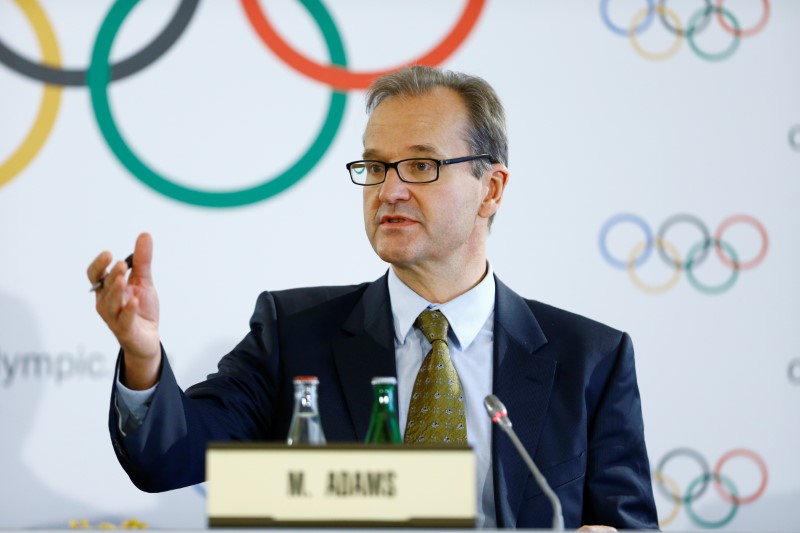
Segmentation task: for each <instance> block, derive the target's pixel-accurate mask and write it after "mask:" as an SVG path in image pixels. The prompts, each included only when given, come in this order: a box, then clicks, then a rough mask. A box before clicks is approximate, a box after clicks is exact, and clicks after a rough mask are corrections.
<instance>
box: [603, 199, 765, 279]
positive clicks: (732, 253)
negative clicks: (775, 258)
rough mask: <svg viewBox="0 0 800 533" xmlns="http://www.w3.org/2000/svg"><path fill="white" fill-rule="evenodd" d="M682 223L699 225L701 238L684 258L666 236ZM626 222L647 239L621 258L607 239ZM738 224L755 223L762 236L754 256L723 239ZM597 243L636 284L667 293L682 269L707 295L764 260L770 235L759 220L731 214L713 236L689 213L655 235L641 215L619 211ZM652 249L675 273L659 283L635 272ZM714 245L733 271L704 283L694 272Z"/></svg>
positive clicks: (612, 262) (606, 257) (725, 264)
mask: <svg viewBox="0 0 800 533" xmlns="http://www.w3.org/2000/svg"><path fill="white" fill-rule="evenodd" d="M682 222H685V223H689V224H691V225H693V226H695V227H697V228H698V230H699V232H700V233H701V237H702V238H701V239H700V240H699V241H698V242H697V243H696V244H694V245H693V246H691V247H690V249H689V251H688V253H687V254H686V256H685V257H683V256H682V255H681V253H680V252H679V251H678V249H677V248H676V247H675V246H674V245H673V244H672V243H670V242H669V241H668V240H667V239H666V233H667V231H668V230H669V229H670V228H671V227H672V226H674V225H675V224H678V223H682ZM623 223H632V224H634V225H636V226H639V227H640V228H641V229H642V232H643V233H644V235H643V236H644V239H643V240H642V241H640V242H639V243H638V244H635V245H634V246H633V247H632V248H631V251H630V253H629V254H628V257H627V258H623V259H620V258H617V257H614V256H613V255H611V253H610V251H609V249H608V245H607V240H608V236H609V233H610V232H611V230H612V229H613V228H614V227H616V226H617V225H619V224H623ZM739 223H744V224H748V225H750V226H752V227H753V228H754V229H755V230H756V231H758V233H759V234H760V236H761V247H760V249H759V251H758V253H757V254H756V256H755V257H753V258H750V259H747V260H742V259H741V258H739V255H738V253H737V252H736V250H735V249H734V248H733V246H731V244H730V243H728V242H726V241H725V240H723V234H724V233H725V231H727V229H728V228H729V227H731V226H732V225H734V224H739ZM598 243H599V246H600V253H601V254H602V256H603V258H604V259H605V260H606V261H607V262H608V263H609V264H610V265H611V266H613V267H616V268H619V269H621V270H626V271H627V272H628V275H629V277H630V278H631V281H632V282H633V284H634V285H635V286H636V287H638V288H639V289H641V290H643V291H645V292H650V293H653V294H657V293H663V292H666V291H667V290H669V289H671V288H673V287H674V286H675V284H676V283H677V282H678V280H679V278H680V274H681V272H685V273H686V277H687V279H688V281H689V283H691V285H692V286H693V287H694V288H695V289H697V290H698V291H700V292H703V293H705V294H721V293H723V292H725V291H727V290H728V289H730V288H731V287H732V286H733V285H734V283H735V282H736V280H737V279H738V276H739V273H740V272H741V271H744V270H749V269H751V268H753V267H755V266H757V265H758V264H760V263H761V262H762V261H763V260H764V257H765V256H766V254H767V249H768V248H769V237H768V235H767V230H766V228H764V225H763V224H761V222H760V221H758V220H757V219H755V218H754V217H752V216H750V215H745V214H736V215H732V216H730V217H728V218H726V219H725V220H723V221H722V222H721V223H720V225H719V227H718V228H717V230H716V232H715V233H714V235H713V236H712V234H711V233H710V232H709V230H708V228H707V227H706V225H705V224H704V223H703V222H702V221H701V220H700V219H699V218H697V217H696V216H694V215H690V214H686V213H681V214H677V215H673V216H671V217H670V218H668V219H667V220H666V221H665V222H664V223H663V224H661V226H660V228H659V230H658V232H657V234H656V235H655V237H654V236H653V234H652V233H651V231H650V229H649V227H648V225H647V222H645V220H644V219H642V218H641V217H640V216H638V215H635V214H632V213H620V214H617V215H614V216H612V217H610V218H609V219H608V220H607V221H606V222H605V223H604V224H603V226H602V227H601V229H600V234H599V236H598ZM653 248H656V249H657V250H658V254H659V256H660V257H661V259H662V260H663V261H664V263H665V264H666V265H667V266H668V267H670V269H672V270H673V273H672V275H671V276H670V278H669V279H668V280H667V281H666V282H663V283H660V284H657V285H653V284H647V283H644V282H643V281H642V280H641V279H640V278H639V276H638V275H637V273H636V267H639V266H642V265H643V264H644V263H645V262H646V261H647V259H648V258H649V257H650V254H651V252H652V250H653ZM712 248H713V249H714V250H715V251H716V254H717V256H718V258H719V261H720V262H721V263H722V264H723V265H724V266H726V267H728V268H730V271H731V273H730V276H728V279H726V280H725V281H723V282H722V283H720V284H717V285H708V284H706V283H702V282H701V281H700V280H698V279H697V276H696V273H695V270H696V267H697V266H699V265H700V264H701V263H702V262H703V261H704V260H705V259H706V258H707V257H708V253H709V251H710V250H711V249H712Z"/></svg>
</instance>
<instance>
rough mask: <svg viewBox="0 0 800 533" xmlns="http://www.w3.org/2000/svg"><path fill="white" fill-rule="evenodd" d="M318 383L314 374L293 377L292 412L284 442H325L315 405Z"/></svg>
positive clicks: (292, 443) (291, 443)
mask: <svg viewBox="0 0 800 533" xmlns="http://www.w3.org/2000/svg"><path fill="white" fill-rule="evenodd" d="M318 385H319V379H317V377H316V376H297V377H296V378H294V414H293V415H292V423H291V425H290V426H289V436H288V437H287V438H286V443H287V444H289V445H290V446H291V445H295V444H316V445H319V444H325V433H323V431H322V422H321V421H320V418H319V408H318V407H317V386H318Z"/></svg>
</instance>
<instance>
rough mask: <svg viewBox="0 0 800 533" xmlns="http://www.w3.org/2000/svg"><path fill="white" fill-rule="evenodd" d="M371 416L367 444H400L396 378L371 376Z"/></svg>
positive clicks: (401, 440)
mask: <svg viewBox="0 0 800 533" xmlns="http://www.w3.org/2000/svg"><path fill="white" fill-rule="evenodd" d="M372 396H373V400H372V417H371V418H370V421H369V429H367V438H366V439H365V440H364V442H366V443H367V444H402V442H403V439H402V438H401V437H400V424H399V423H398V422H397V400H396V398H397V378H393V377H377V378H372Z"/></svg>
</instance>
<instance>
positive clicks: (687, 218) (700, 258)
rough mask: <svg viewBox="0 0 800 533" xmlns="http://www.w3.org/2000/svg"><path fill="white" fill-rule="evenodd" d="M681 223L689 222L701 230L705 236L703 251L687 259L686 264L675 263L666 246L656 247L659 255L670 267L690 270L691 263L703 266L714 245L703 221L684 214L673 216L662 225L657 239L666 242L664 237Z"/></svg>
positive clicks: (694, 265)
mask: <svg viewBox="0 0 800 533" xmlns="http://www.w3.org/2000/svg"><path fill="white" fill-rule="evenodd" d="M679 222H688V223H690V224H693V225H695V226H697V228H698V229H699V230H700V233H702V234H703V240H702V241H701V242H702V243H703V244H702V250H701V251H700V253H699V255H698V256H697V257H694V258H691V259H690V258H688V257H687V258H686V261H685V262H684V263H679V262H678V261H675V259H673V258H671V257H669V256H668V255H667V251H666V249H665V248H664V246H656V248H657V249H658V255H660V256H661V258H662V259H663V260H664V261H665V262H666V263H667V264H668V265H672V266H674V267H675V268H682V269H684V270H688V269H689V263H690V262H691V266H693V267H696V266H699V265H700V264H702V262H703V261H705V259H706V257H707V256H708V251H709V250H710V249H711V247H712V246H713V244H714V240H713V239H712V238H711V233H709V231H708V228H707V227H706V225H705V224H703V221H701V220H700V219H699V218H697V217H696V216H694V215H689V214H686V213H684V214H678V215H673V216H671V217H669V218H668V219H667V220H665V221H664V223H663V224H661V227H660V228H658V234H657V238H658V239H660V242H666V241H665V239H664V236H665V235H666V234H667V230H668V229H669V228H670V227H672V226H674V225H675V224H677V223H679ZM656 242H658V241H656Z"/></svg>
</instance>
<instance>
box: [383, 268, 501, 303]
mask: <svg viewBox="0 0 800 533" xmlns="http://www.w3.org/2000/svg"><path fill="white" fill-rule="evenodd" d="M392 269H393V270H394V272H395V274H397V277H398V278H400V281H402V282H403V283H405V284H406V285H407V286H408V287H409V288H410V289H411V290H412V291H414V292H415V293H417V294H419V295H420V296H421V297H423V298H425V299H426V300H427V301H429V302H431V303H439V304H443V303H446V302H449V301H450V300H453V299H455V298H457V297H459V296H461V295H462V294H464V293H465V292H467V291H469V290H470V289H472V288H473V287H475V286H476V285H477V284H478V283H480V282H481V281H482V280H483V278H484V277H485V276H486V272H487V271H488V266H487V263H486V258H485V257H480V258H476V259H475V260H473V261H470V263H469V264H466V265H465V264H461V265H453V267H452V268H442V267H441V266H437V267H436V268H435V269H433V268H426V267H424V266H421V267H420V266H413V267H405V266H402V265H392Z"/></svg>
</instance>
